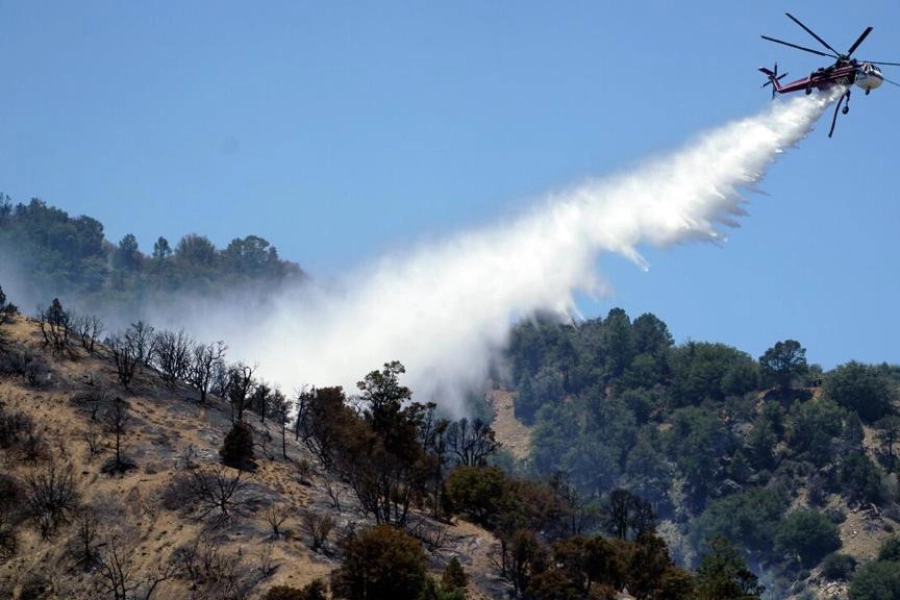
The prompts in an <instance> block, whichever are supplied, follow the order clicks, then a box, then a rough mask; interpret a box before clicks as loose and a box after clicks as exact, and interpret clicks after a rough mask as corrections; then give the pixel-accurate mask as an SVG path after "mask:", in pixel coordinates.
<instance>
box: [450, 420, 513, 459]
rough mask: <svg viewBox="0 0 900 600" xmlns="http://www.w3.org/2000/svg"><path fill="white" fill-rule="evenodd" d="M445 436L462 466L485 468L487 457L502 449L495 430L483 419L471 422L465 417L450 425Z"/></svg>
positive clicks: (451, 450)
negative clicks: (495, 436)
mask: <svg viewBox="0 0 900 600" xmlns="http://www.w3.org/2000/svg"><path fill="white" fill-rule="evenodd" d="M445 436H446V441H447V447H448V449H449V450H450V452H451V453H453V454H455V455H456V457H457V459H458V461H459V463H460V464H462V465H466V466H469V467H483V466H485V465H486V464H487V457H488V456H490V455H491V454H493V453H495V452H496V451H497V450H498V449H499V448H500V444H499V442H497V441H496V439H495V438H494V430H493V429H491V427H490V425H488V424H487V423H485V422H484V421H482V420H481V419H473V420H472V421H469V420H468V419H467V418H465V417H463V418H462V419H460V420H459V421H455V422H453V423H450V425H449V427H447V431H446V434H445Z"/></svg>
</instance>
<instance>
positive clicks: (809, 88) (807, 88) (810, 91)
mask: <svg viewBox="0 0 900 600" xmlns="http://www.w3.org/2000/svg"><path fill="white" fill-rule="evenodd" d="M810 94H812V87H810V86H806V95H807V96H809V95H810Z"/></svg>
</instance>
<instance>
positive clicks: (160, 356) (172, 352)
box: [153, 329, 194, 388]
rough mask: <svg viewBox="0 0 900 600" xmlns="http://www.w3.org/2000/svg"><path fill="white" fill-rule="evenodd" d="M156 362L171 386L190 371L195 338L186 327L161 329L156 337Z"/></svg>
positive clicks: (185, 376)
mask: <svg viewBox="0 0 900 600" xmlns="http://www.w3.org/2000/svg"><path fill="white" fill-rule="evenodd" d="M153 343H154V348H153V349H154V354H153V358H154V361H153V362H154V363H155V364H156V367H157V368H158V369H159V372H160V374H161V375H162V378H163V381H165V382H166V383H167V384H168V385H169V388H174V387H175V384H176V383H178V382H179V381H181V380H184V379H187V376H188V374H189V373H190V367H191V359H192V347H193V345H194V342H193V340H192V339H191V338H190V336H188V335H187V334H186V333H185V332H184V329H179V330H178V331H177V332H175V331H161V332H159V333H158V334H156V336H155V337H154V342H153Z"/></svg>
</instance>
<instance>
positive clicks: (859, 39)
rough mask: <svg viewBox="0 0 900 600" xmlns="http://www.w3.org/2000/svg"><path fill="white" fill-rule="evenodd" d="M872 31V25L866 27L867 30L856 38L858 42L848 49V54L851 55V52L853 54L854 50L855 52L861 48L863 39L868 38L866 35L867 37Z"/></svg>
mask: <svg viewBox="0 0 900 600" xmlns="http://www.w3.org/2000/svg"><path fill="white" fill-rule="evenodd" d="M870 33H872V28H871V27H866V30H865V31H863V32H862V35H860V36H859V38H858V39H857V40H856V42H854V43H853V45H852V46H850V49H849V50H847V56H848V57H849V56H850V55H851V54H853V52H854V51H855V50H856V49H857V48H859V45H860V44H862V43H863V40H864V39H866V37H867V36H868V35H869V34H870Z"/></svg>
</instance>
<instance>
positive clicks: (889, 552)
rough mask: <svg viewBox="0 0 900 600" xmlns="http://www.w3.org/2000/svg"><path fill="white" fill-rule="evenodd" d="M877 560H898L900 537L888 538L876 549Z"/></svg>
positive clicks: (899, 560)
mask: <svg viewBox="0 0 900 600" xmlns="http://www.w3.org/2000/svg"><path fill="white" fill-rule="evenodd" d="M878 560H892V561H894V562H900V537H896V536H894V537H892V538H888V539H886V540H885V541H884V543H882V544H881V548H879V549H878Z"/></svg>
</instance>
